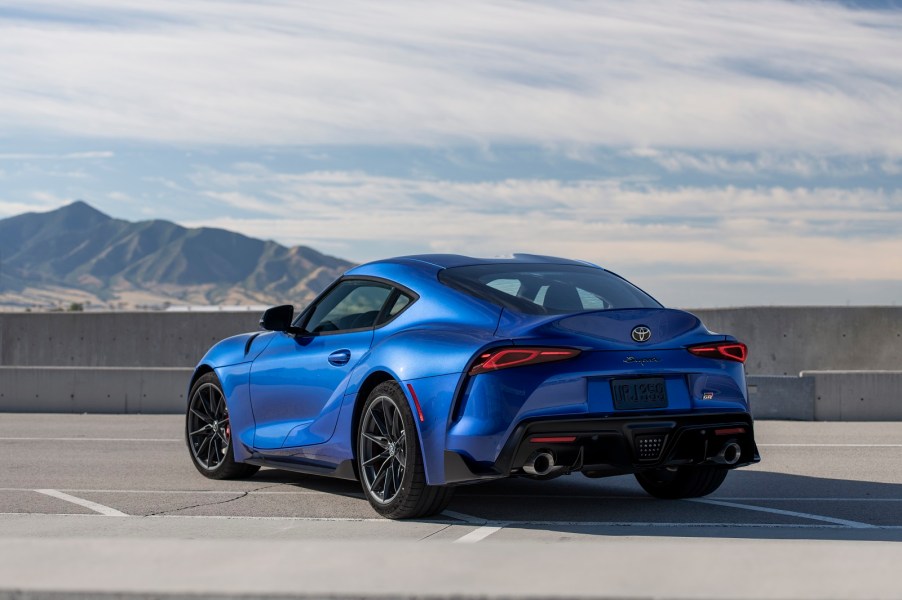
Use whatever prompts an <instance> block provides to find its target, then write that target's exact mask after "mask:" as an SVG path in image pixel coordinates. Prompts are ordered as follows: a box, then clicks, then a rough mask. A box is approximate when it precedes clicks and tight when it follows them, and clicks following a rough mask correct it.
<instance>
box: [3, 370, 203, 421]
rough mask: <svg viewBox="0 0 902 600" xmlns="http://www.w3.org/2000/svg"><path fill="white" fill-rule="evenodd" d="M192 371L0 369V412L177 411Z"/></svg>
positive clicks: (183, 403)
mask: <svg viewBox="0 0 902 600" xmlns="http://www.w3.org/2000/svg"><path fill="white" fill-rule="evenodd" d="M191 373H192V369H167V368H162V369H161V368H147V367H145V368H141V369H129V368H115V367H112V368H110V367H0V412H55V413H116V414H138V413H140V414H182V413H184V412H185V406H186V405H187V399H186V396H187V394H188V382H189V381H190V379H191Z"/></svg>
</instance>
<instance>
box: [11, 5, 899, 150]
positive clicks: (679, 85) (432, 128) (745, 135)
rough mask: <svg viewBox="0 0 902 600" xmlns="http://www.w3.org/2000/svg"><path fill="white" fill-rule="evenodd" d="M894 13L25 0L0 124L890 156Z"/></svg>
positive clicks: (259, 140) (294, 138) (895, 122)
mask: <svg viewBox="0 0 902 600" xmlns="http://www.w3.org/2000/svg"><path fill="white" fill-rule="evenodd" d="M28 14H31V15H34V17H33V18H28ZM900 33H902V12H900V11H869V10H862V9H851V8H848V7H844V6H841V5H838V4H829V3H811V2H790V1H777V0H764V1H760V2H758V1H754V2H753V1H750V0H740V1H736V2H717V3H711V2H705V1H702V0H668V1H663V0H637V1H635V2H629V3H622V2H613V1H612V2H595V3H584V2H577V1H576V0H570V1H562V2H556V3H547V4H545V3H525V2H513V1H502V2H493V3H486V2H479V1H477V0H461V1H459V2H453V3H441V4H437V3H421V2H413V1H406V0H399V1H393V2H379V3H372V2H364V1H363V0H351V1H349V2H343V3H341V4H338V5H336V4H334V3H315V2H314V3H294V2H281V1H276V0H272V1H265V2H254V3H252V2H227V1H225V0H178V1H176V0H159V1H158V2H154V3H150V4H142V5H140V7H137V5H134V4H132V3H123V2H121V1H118V0H116V1H114V0H80V1H71V0H66V1H63V0H32V1H30V2H29V3H28V11H27V12H25V13H20V15H19V16H18V17H15V18H14V17H9V16H7V17H5V18H4V19H2V20H0V56H2V57H5V58H3V59H2V65H0V68H2V72H3V74H4V77H3V79H2V82H0V128H2V129H3V130H4V131H10V132H17V133H21V132H29V131H37V132H42V133H50V134H54V135H74V136H89V137H92V138H96V137H110V138H125V139H130V140H141V141H152V142H170V143H190V144H207V143H213V144H235V145H241V144H244V145H254V144H259V145H266V144H271V145H305V146H312V145H330V144H374V145H384V144H416V145H429V146H435V145H443V144H444V145H448V144H475V145H487V144H498V143H525V144H539V145H545V144H562V145H563V146H562V147H566V148H580V147H581V146H583V145H589V146H592V145H596V146H608V147H622V148H633V147H653V148H681V149H693V150H706V151H724V150H728V151H749V152H762V151H773V150H779V151H784V152H800V153H811V154H818V155H835V154H855V155H858V154H864V155H874V156H888V157H898V156H902V97H900V87H902V62H900V61H899V60H897V57H898V56H899V55H900V54H902V35H900Z"/></svg>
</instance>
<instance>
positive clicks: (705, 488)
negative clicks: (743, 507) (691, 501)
mask: <svg viewBox="0 0 902 600" xmlns="http://www.w3.org/2000/svg"><path fill="white" fill-rule="evenodd" d="M728 471H729V469H725V468H723V467H692V466H686V467H675V468H671V469H653V470H650V471H641V472H639V473H636V480H637V481H638V482H639V485H641V486H642V489H644V490H645V491H646V492H648V493H649V494H651V495H652V496H654V497H656V498H664V499H667V500H676V499H679V498H698V497H701V496H707V495H708V494H710V493H712V492H714V490H716V489H717V488H719V487H720V484H722V483H723V480H724V479H726V477H727V472H728Z"/></svg>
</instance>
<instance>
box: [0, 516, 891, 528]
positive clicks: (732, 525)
mask: <svg viewBox="0 0 902 600" xmlns="http://www.w3.org/2000/svg"><path fill="white" fill-rule="evenodd" d="M103 516H104V515H100V514H87V515H83V514H73V513H10V512H0V517H20V518H26V517H32V518H33V517H66V518H72V519H76V518H79V517H81V518H84V517H87V518H90V519H99V518H101V517H103ZM136 519H161V520H166V519H212V520H219V521H298V522H342V523H381V524H383V525H388V526H392V527H395V526H397V527H404V526H406V523H404V522H398V521H393V520H391V519H383V518H356V517H253V516H244V517H242V516H231V515H148V516H132V517H131V518H130V519H129V520H130V521H134V520H136ZM428 522H429V523H432V524H435V525H439V524H441V525H460V524H461V523H460V521H457V520H455V521H445V520H430V521H428ZM495 525H499V526H500V525H503V526H504V527H506V528H509V527H518V526H543V527H593V528H601V527H612V528H613V527H617V528H621V527H622V528H631V527H635V528H643V527H645V528H652V529H654V528H661V529H679V528H692V529H707V528H715V529H830V530H837V529H839V530H842V529H851V527H849V526H848V525H834V524H828V523H818V524H813V523H735V522H734V523H714V522H712V523H698V522H687V523H678V522H667V521H660V522H655V521H644V522H643V521H507V522H505V523H503V524H497V523H496V524H495ZM867 528H868V529H873V530H891V531H896V530H900V529H902V525H868V526H867ZM492 533H494V532H492Z"/></svg>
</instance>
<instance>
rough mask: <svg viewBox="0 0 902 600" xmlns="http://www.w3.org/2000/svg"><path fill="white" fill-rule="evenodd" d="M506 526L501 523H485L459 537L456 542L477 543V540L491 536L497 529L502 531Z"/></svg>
mask: <svg viewBox="0 0 902 600" xmlns="http://www.w3.org/2000/svg"><path fill="white" fill-rule="evenodd" d="M503 528H504V524H499V525H483V526H482V527H480V528H479V529H474V530H473V531H471V532H470V533H468V534H467V535H465V536H463V537H461V538H457V539H456V540H454V543H455V544H475V543H476V542H481V541H482V540H484V539H485V538H487V537H489V536H490V535H492V534H493V533H495V532H496V531H501V530H502V529H503Z"/></svg>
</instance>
